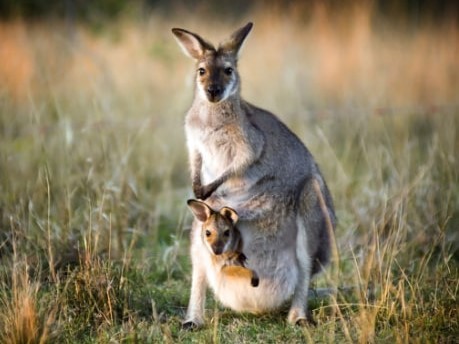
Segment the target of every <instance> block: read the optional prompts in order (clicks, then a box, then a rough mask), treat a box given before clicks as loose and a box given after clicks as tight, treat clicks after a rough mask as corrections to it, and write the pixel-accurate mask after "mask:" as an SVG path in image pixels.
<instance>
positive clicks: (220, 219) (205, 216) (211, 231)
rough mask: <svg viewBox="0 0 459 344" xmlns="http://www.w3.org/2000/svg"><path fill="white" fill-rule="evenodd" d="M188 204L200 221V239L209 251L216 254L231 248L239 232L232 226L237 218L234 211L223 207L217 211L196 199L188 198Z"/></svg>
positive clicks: (237, 238)
mask: <svg viewBox="0 0 459 344" xmlns="http://www.w3.org/2000/svg"><path fill="white" fill-rule="evenodd" d="M188 206H189V207H190V209H191V211H192V212H193V214H194V216H195V217H196V219H197V220H198V221H200V222H202V232H201V233H202V234H201V235H202V239H203V241H204V243H205V244H206V246H207V248H208V249H209V250H210V252H212V253H213V254H215V255H217V256H218V255H220V254H222V253H224V252H227V251H228V250H232V248H233V246H234V245H233V244H234V243H235V241H236V240H239V232H238V231H237V229H236V228H235V227H234V225H235V224H236V222H237V220H238V215H237V213H236V211H235V210H234V209H231V208H229V207H223V208H222V209H220V210H219V211H218V212H217V211H214V210H213V209H212V208H210V207H209V206H208V205H207V204H206V203H204V202H202V201H198V200H189V201H188Z"/></svg>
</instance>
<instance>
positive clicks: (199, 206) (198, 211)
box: [186, 199, 213, 222]
mask: <svg viewBox="0 0 459 344" xmlns="http://www.w3.org/2000/svg"><path fill="white" fill-rule="evenodd" d="M186 203H187V204H188V207H190V209H191V211H192V212H193V214H194V216H195V217H196V218H197V219H198V220H199V221H201V222H206V221H207V219H208V218H209V217H210V215H211V214H212V212H213V210H212V209H211V208H210V207H209V206H208V205H207V204H206V203H204V202H202V201H198V200H196V199H189V200H188V201H187V202H186Z"/></svg>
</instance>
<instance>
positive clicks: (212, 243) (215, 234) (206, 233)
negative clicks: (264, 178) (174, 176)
mask: <svg viewBox="0 0 459 344" xmlns="http://www.w3.org/2000/svg"><path fill="white" fill-rule="evenodd" d="M187 203H188V206H189V207H190V209H191V211H192V212H193V214H194V216H195V218H196V219H197V220H198V221H199V222H201V223H202V230H201V238H200V239H201V243H203V244H204V246H206V247H207V249H208V251H209V253H210V254H211V260H212V263H213V265H214V266H215V268H216V269H218V268H220V269H221V272H222V273H223V274H224V275H225V276H227V277H229V278H243V279H244V278H245V279H246V280H249V281H250V284H251V286H252V287H257V286H258V283H259V279H258V276H257V274H256V272H255V271H253V270H250V269H248V268H246V262H247V257H246V256H245V255H244V253H242V238H241V233H240V232H239V230H238V229H237V227H236V222H237V220H238V215H237V213H236V211H235V210H234V209H231V208H228V207H223V208H221V209H220V210H219V211H215V210H213V209H212V208H211V207H209V206H208V205H207V204H206V203H204V202H202V201H198V200H193V199H191V200H188V202H187ZM196 239H198V238H196ZM196 245H200V243H196ZM202 253H203V254H204V250H202ZM203 259H205V258H203Z"/></svg>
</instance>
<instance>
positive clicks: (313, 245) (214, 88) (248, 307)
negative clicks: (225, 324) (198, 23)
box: [172, 23, 335, 327]
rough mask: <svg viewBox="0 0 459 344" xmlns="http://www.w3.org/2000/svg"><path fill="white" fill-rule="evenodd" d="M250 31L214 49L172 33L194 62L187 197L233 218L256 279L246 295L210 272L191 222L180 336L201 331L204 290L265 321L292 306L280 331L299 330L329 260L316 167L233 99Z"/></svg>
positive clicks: (325, 208)
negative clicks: (316, 277) (312, 284)
mask: <svg viewBox="0 0 459 344" xmlns="http://www.w3.org/2000/svg"><path fill="white" fill-rule="evenodd" d="M251 29H252V23H248V24H247V25H245V26H244V27H242V28H240V29H239V30H237V31H235V32H234V33H233V34H232V35H231V36H230V38H229V39H227V40H225V41H223V42H222V43H221V44H220V45H218V47H217V48H215V47H214V46H213V45H212V44H211V43H209V42H208V41H206V40H204V39H203V38H201V37H200V36H199V35H197V34H195V33H192V32H190V31H187V30H183V29H177V28H174V29H172V32H173V34H174V35H175V37H176V39H177V41H178V43H179V45H180V46H181V47H182V49H183V51H184V52H185V53H186V54H187V55H188V56H190V57H191V58H193V59H194V60H195V61H196V89H195V97H194V101H193V103H192V105H191V108H190V109H189V111H188V113H187V116H186V124H185V130H186V136H187V145H188V149H189V159H190V167H191V175H192V187H193V192H194V194H195V196H196V197H197V198H199V199H202V200H206V203H207V204H209V206H211V207H212V208H215V209H219V208H221V207H223V206H228V207H231V208H233V209H235V210H236V211H237V213H238V214H239V222H238V228H239V230H240V231H241V235H242V240H243V252H249V254H247V256H248V257H249V259H248V261H247V266H248V267H250V269H253V270H255V271H257V273H258V275H259V279H260V281H259V286H258V287H257V288H253V287H252V286H250V285H249V284H248V283H246V281H245V280H244V279H242V280H241V281H238V280H234V279H231V280H230V279H225V276H224V275H223V274H221V273H219V271H216V270H215V269H213V268H212V265H211V264H210V263H209V261H208V260H206V258H205V257H203V255H202V254H201V252H202V251H203V250H205V249H206V248H205V247H203V246H202V245H203V244H202V240H201V237H200V235H201V234H200V232H201V228H200V224H199V223H197V222H196V221H195V222H194V223H193V227H192V234H191V238H192V243H191V259H192V266H193V268H192V286H191V295H190V301H189V306H188V311H187V316H186V319H185V321H184V326H185V327H197V326H200V325H202V324H203V323H204V301H205V294H206V289H207V286H210V287H211V288H212V290H213V291H214V293H215V295H216V297H217V299H218V300H220V302H222V303H223V304H224V305H226V306H228V307H230V308H232V309H234V310H236V311H247V312H253V313H262V312H267V311H271V310H274V309H277V308H279V307H280V306H281V305H282V304H283V303H285V301H287V300H289V299H291V306H290V310H289V313H288V321H289V322H290V323H293V324H303V323H305V321H306V320H307V319H308V317H307V315H308V312H307V292H308V287H309V281H310V278H311V276H312V275H313V274H315V273H317V272H319V271H320V270H321V267H322V266H324V265H325V264H326V263H327V262H328V259H329V254H330V236H331V235H332V234H333V233H332V232H333V229H334V226H335V213H334V209H333V202H332V198H331V196H330V193H329V191H328V188H327V186H326V183H325V181H324V179H323V177H322V175H321V173H320V170H319V167H318V166H317V164H316V163H315V161H314V158H313V157H312V155H311V153H310V152H309V151H308V150H307V148H306V147H305V146H304V145H303V143H302V142H301V141H300V140H299V138H298V137H297V136H296V135H295V134H294V133H292V132H291V131H290V130H289V129H288V128H287V127H286V126H285V125H284V124H283V123H282V122H281V121H280V120H279V119H278V118H277V117H276V116H275V115H273V114H271V113H269V112H268V111H265V110H262V109H260V108H258V107H256V106H254V105H252V104H250V103H248V102H246V101H244V100H243V99H242V98H241V96H240V77H239V74H238V71H237V61H238V54H239V51H240V49H241V46H242V44H243V42H244V40H245V38H246V37H247V35H248V33H249V32H250V30H251ZM273 82H275V81H274V80H273Z"/></svg>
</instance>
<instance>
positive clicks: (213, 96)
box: [196, 51, 239, 103]
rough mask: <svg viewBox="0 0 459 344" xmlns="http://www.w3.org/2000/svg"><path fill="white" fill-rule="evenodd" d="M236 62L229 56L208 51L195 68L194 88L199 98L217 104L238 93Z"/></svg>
mask: <svg viewBox="0 0 459 344" xmlns="http://www.w3.org/2000/svg"><path fill="white" fill-rule="evenodd" d="M236 68H237V65H236V60H235V58H234V57H232V56H231V55H229V54H224V53H222V52H218V51H208V52H206V54H205V55H204V57H203V58H202V59H200V60H199V61H198V63H197V66H196V87H197V90H198V93H199V96H200V97H201V98H202V99H206V100H208V101H209V102H211V103H218V102H220V101H223V100H225V99H227V98H229V97H230V96H232V95H234V94H237V92H239V75H238V73H237V69H236Z"/></svg>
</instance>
